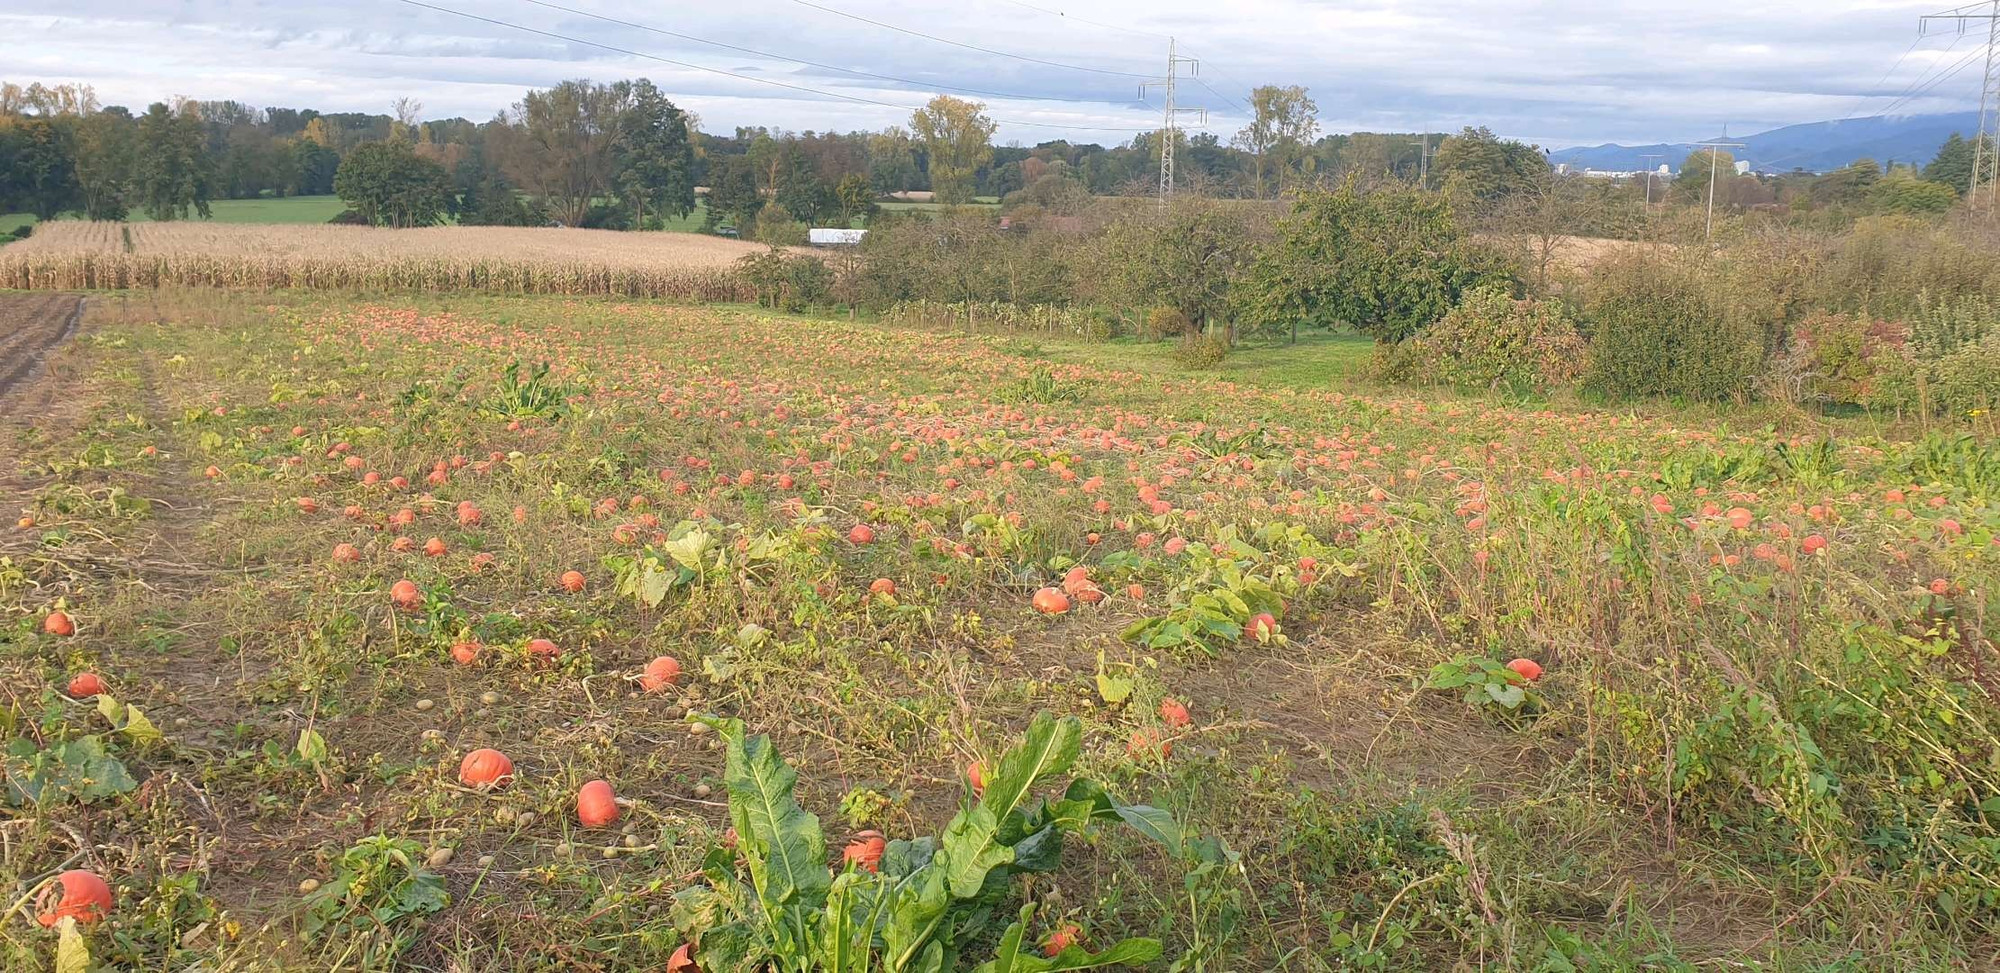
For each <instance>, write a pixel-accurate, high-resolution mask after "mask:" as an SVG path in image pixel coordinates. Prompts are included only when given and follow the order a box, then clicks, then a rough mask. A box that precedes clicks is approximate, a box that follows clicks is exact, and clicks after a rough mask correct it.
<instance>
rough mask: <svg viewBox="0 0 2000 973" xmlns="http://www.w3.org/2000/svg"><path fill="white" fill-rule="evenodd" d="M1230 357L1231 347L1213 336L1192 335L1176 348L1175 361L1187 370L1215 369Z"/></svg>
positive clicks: (1183, 339) (1182, 340)
mask: <svg viewBox="0 0 2000 973" xmlns="http://www.w3.org/2000/svg"><path fill="white" fill-rule="evenodd" d="M1228 355H1229V346H1228V345H1227V344H1225V343H1223V341H1222V339H1220V338H1217V337H1214V336H1212V335H1205V334H1191V335H1188V336H1187V337H1185V338H1182V339H1181V342H1180V344H1177V345H1175V346H1174V360H1175V361H1177V362H1180V364H1181V367H1182V368H1187V369H1207V368H1214V367H1215V366H1217V365H1220V364H1222V359H1223V358H1225V357H1227V356H1228Z"/></svg>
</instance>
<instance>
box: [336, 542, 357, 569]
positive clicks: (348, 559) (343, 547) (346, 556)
mask: <svg viewBox="0 0 2000 973" xmlns="http://www.w3.org/2000/svg"><path fill="white" fill-rule="evenodd" d="M333 559H334V560H335V561H337V562H340V563H341V564H353V563H354V562H356V561H359V560H361V549H360V548H358V547H355V546H354V545H352V544H335V545H333Z"/></svg>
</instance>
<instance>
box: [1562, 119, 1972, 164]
mask: <svg viewBox="0 0 2000 973" xmlns="http://www.w3.org/2000/svg"><path fill="white" fill-rule="evenodd" d="M1978 128H1979V118H1978V114H1977V113H1975V112H1957V113H1953V114H1946V115H1877V116H1873V117H1870V118H1847V119H1839V120H1836V121H1826V122H1805V123H1802V124H1798V125H1787V126H1785V127H1783V128H1774V129H1771V130H1770V131H1768V132H1759V133H1757V134H1756V135H1747V136H1736V137H1734V138H1733V141H1737V142H1742V143H1745V146H1744V148H1742V149H1738V150H1737V151H1736V157H1737V158H1739V159H1748V160H1749V161H1750V163H1751V165H1752V166H1753V167H1755V168H1756V169H1758V170H1760V171H1764V172H1785V171H1788V170H1791V169H1794V168H1798V169H1806V170H1809V171H1813V172H1824V171H1827V170H1830V169H1838V168H1840V167H1841V166H1844V165H1847V164H1848V163H1851V162H1853V161H1854V160H1856V159H1863V158H1867V159H1874V160H1875V161H1877V162H1883V163H1886V162H1889V161H1891V160H1893V161H1896V162H1918V163H1923V162H1928V161H1930V159H1931V157H1932V156H1934V155H1936V154H1937V150H1938V146H1939V145H1942V144H1943V143H1944V140H1945V139H1946V138H1949V137H1950V136H1951V133H1953V132H1959V133H1961V134H1964V135H1966V136H1967V137H1970V136H1971V135H1972V133H1973V132H1975V131H1977V130H1978ZM1690 151H1693V150H1692V148H1691V147H1690V146H1689V145H1688V144H1687V143H1671V142H1660V143H1655V144H1653V145H1612V144H1605V145H1591V146H1578V147H1575V148H1568V149H1556V150H1554V151H1551V152H1550V153H1549V160H1550V161H1552V162H1567V163H1569V164H1571V165H1574V166H1579V167H1582V168H1588V169H1614V170H1625V171H1629V170H1634V169H1639V168H1643V167H1644V166H1645V165H1646V164H1647V162H1646V159H1645V158H1644V157H1645V156H1647V155H1660V156H1664V157H1665V161H1666V162H1667V164H1668V165H1671V166H1673V167H1675V168H1679V167H1680V162H1681V160H1682V159H1685V158H1686V157H1687V154H1688V153H1689V152H1690Z"/></svg>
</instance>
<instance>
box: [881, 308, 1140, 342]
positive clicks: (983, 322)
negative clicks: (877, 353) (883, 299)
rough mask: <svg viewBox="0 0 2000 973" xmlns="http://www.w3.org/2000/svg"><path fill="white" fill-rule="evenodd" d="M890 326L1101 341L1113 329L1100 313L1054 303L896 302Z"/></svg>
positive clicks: (891, 313) (891, 312) (890, 309)
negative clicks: (1027, 333)
mask: <svg viewBox="0 0 2000 973" xmlns="http://www.w3.org/2000/svg"><path fill="white" fill-rule="evenodd" d="M884 317H885V318H886V319H887V320H888V322H889V323H890V324H896V325H904V326H909V327H920V328H933V329H936V328H948V329H963V330H967V331H1005V332H1022V331H1033V332H1039V333H1041V334H1047V335H1064V336H1068V337H1074V338H1092V339H1101V338H1108V337H1110V336H1111V333H1112V330H1113V329H1112V327H1111V325H1110V324H1109V322H1108V321H1106V320H1105V319H1104V318H1103V317H1102V316H1101V315H1100V314H1098V313H1097V312H1095V311H1093V310H1091V309H1089V308H1080V307H1065V306H1061V305H1056V304H1009V303H1005V302H983V301H958V302H947V301H898V302H896V304H895V305H893V306H891V307H890V308H889V310H888V313H887V314H885V315H884Z"/></svg>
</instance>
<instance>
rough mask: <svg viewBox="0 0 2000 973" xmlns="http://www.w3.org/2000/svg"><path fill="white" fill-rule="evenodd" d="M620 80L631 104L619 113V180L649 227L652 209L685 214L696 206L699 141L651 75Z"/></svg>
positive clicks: (641, 222)
mask: <svg viewBox="0 0 2000 973" xmlns="http://www.w3.org/2000/svg"><path fill="white" fill-rule="evenodd" d="M619 84H620V85H624V86H625V91H624V95H625V98H626V100H627V104H626V107H625V109H624V110H623V111H622V112H620V113H619V116H618V143H617V153H616V155H617V158H616V166H617V176H616V180H617V183H618V189H619V191H620V192H622V193H624V195H625V198H626V199H628V200H630V201H631V203H632V209H633V211H634V213H635V215H636V221H635V223H636V225H637V226H638V227H639V228H641V229H644V228H645V227H646V213H647V211H648V210H651V211H653V212H654V213H655V214H656V215H657V214H665V213H672V214H674V215H675V216H683V217H684V216H686V215H687V214H689V213H691V212H694V143H693V142H692V141H691V140H689V138H688V126H687V119H686V117H685V116H684V114H683V113H682V112H681V110H680V109H678V108H675V107H674V103H673V102H671V101H668V100H667V97H666V96H665V95H663V94H661V93H660V89H659V88H656V87H654V86H653V82H651V81H648V80H646V79H645V78H640V79H639V80H637V81H633V82H629V83H628V82H619Z"/></svg>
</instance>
